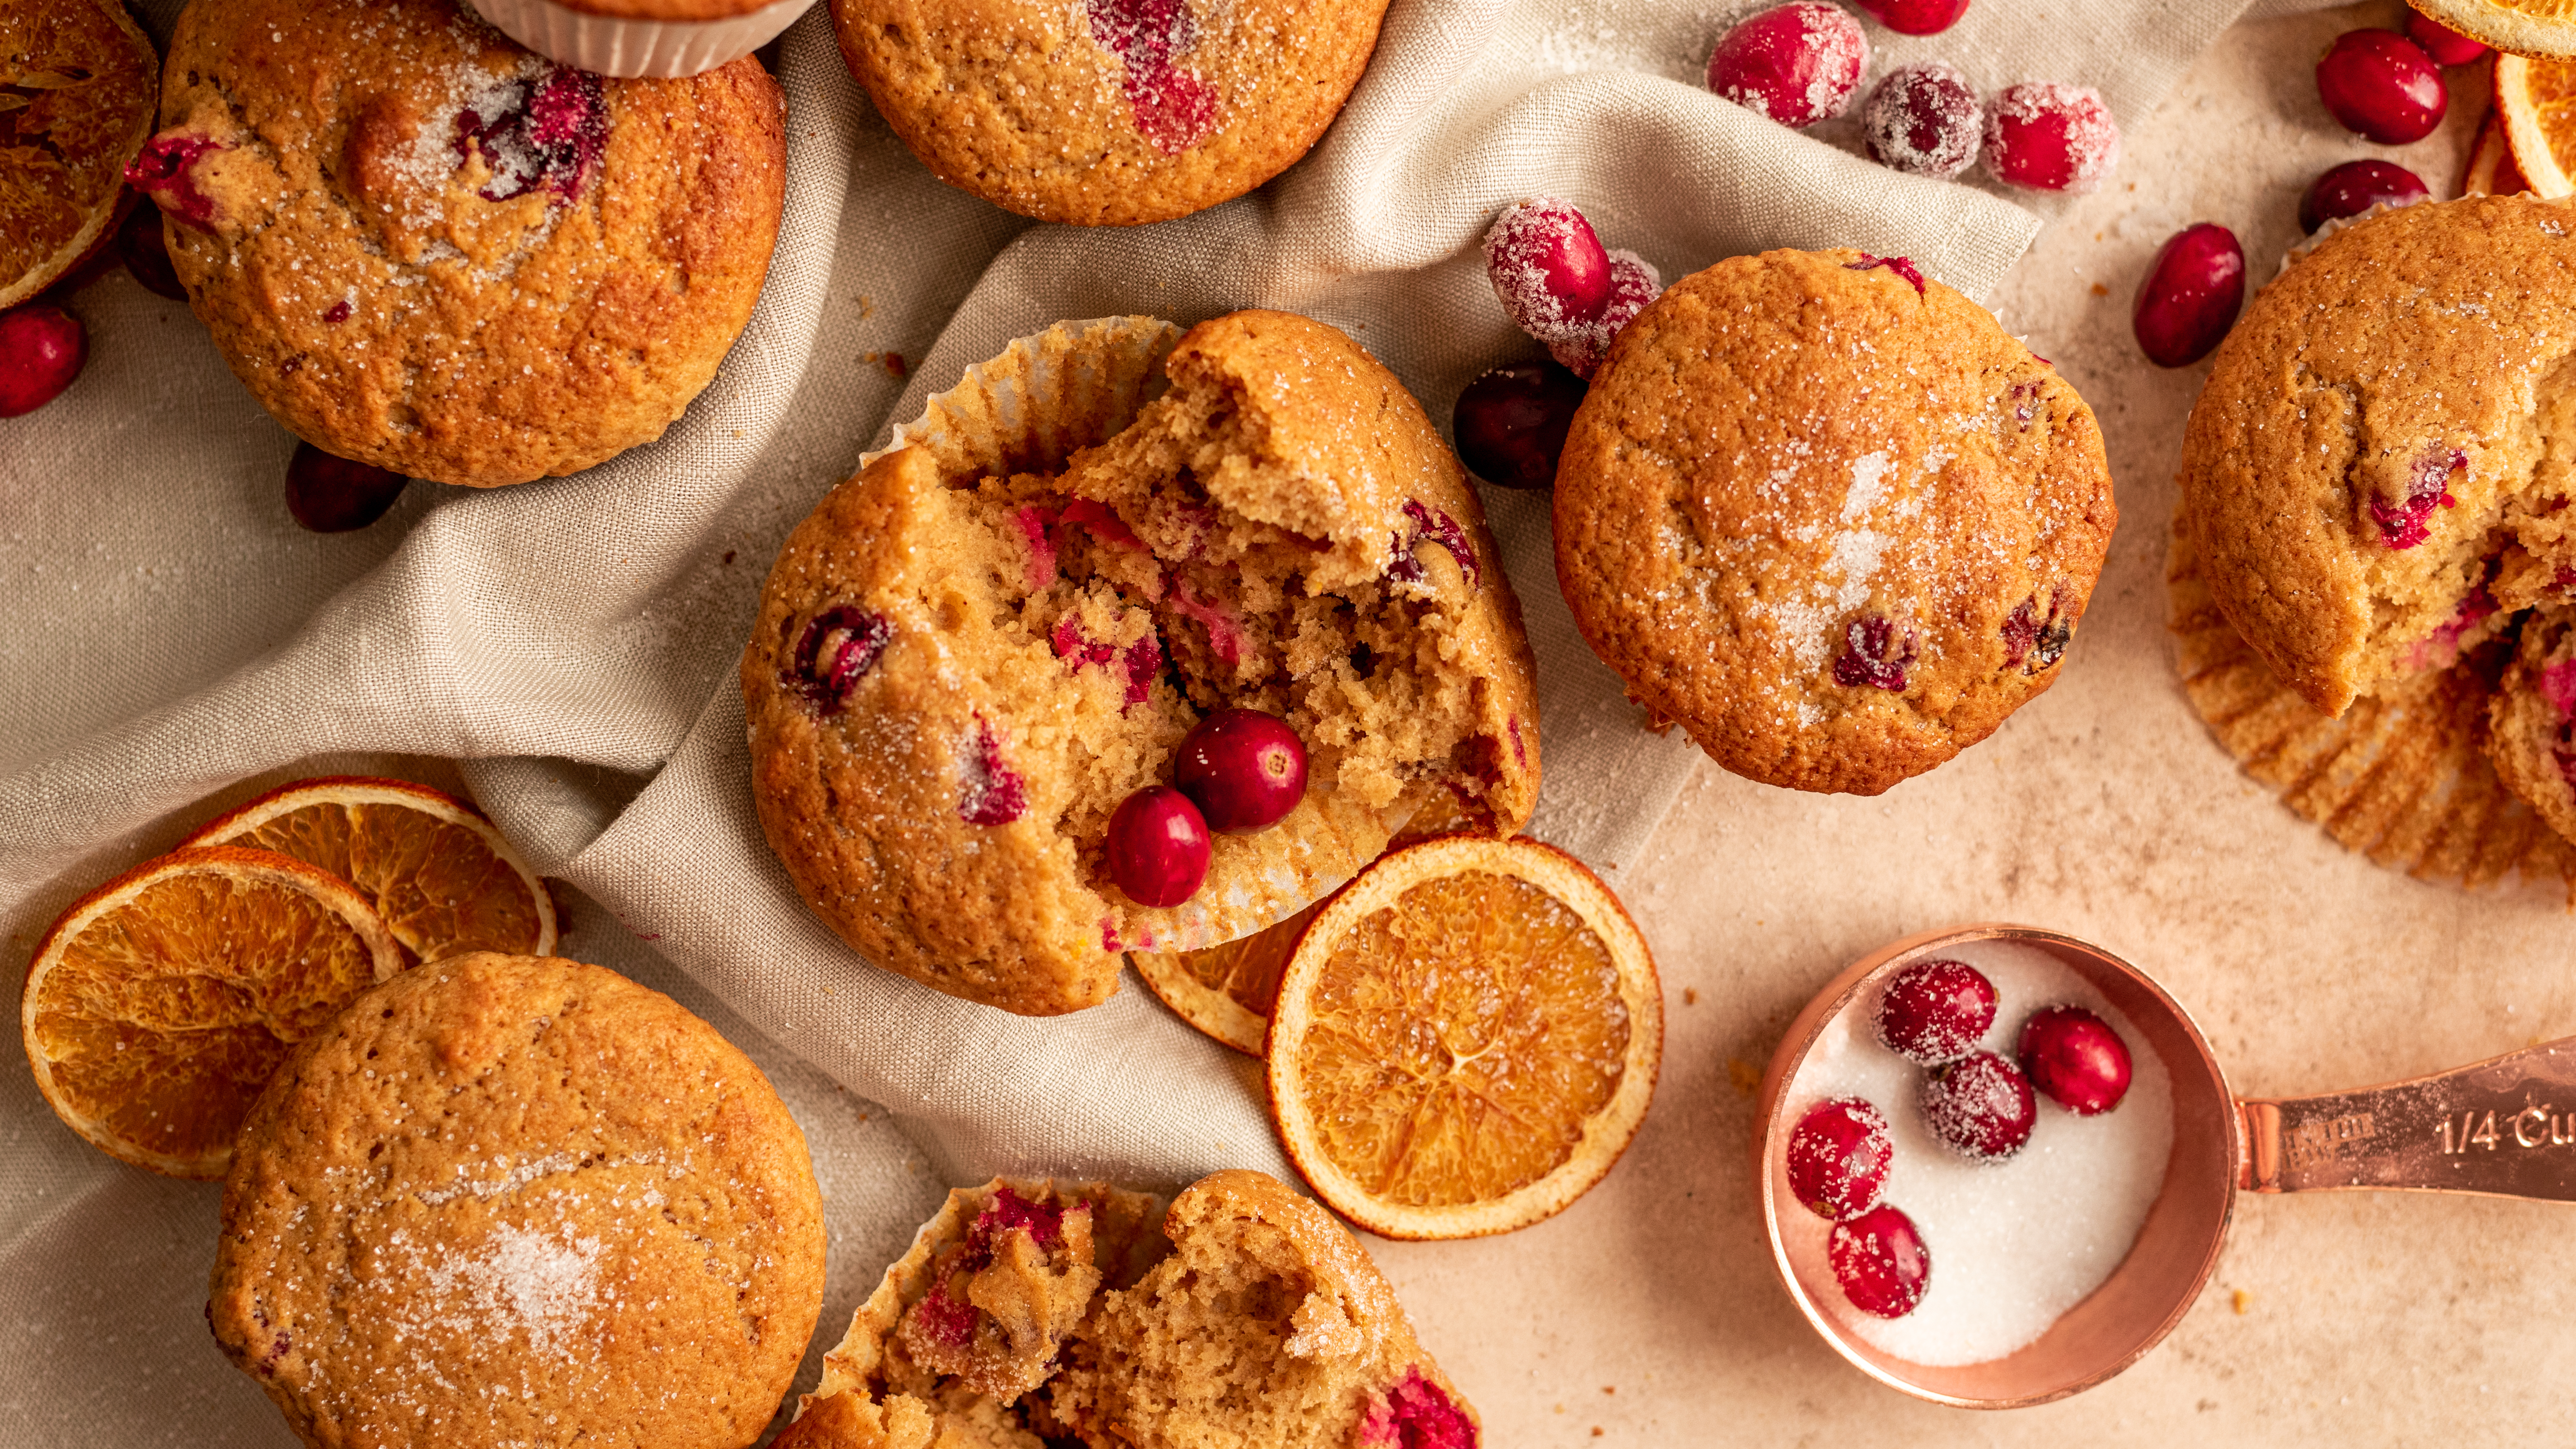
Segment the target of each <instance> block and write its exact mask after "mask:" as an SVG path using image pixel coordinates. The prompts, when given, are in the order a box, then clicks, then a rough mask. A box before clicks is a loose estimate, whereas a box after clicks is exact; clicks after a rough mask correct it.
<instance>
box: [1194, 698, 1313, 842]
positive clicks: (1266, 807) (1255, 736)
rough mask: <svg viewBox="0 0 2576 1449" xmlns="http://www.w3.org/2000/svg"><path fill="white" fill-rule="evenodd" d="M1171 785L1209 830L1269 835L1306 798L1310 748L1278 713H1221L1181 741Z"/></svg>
mask: <svg viewBox="0 0 2576 1449" xmlns="http://www.w3.org/2000/svg"><path fill="white" fill-rule="evenodd" d="M1172 784H1173V786H1174V788H1176V789H1178V790H1179V791H1180V792H1181V793H1182V794H1184V795H1187V796H1189V797H1190V803H1191V804H1193V805H1196V806H1197V807H1199V815H1200V816H1201V817H1202V818H1203V819H1205V820H1206V821H1207V827H1208V829H1210V830H1220V831H1223V832H1225V833H1226V834H1228V835H1246V834H1249V833H1251V832H1253V831H1255V830H1267V829H1269V828H1270V827H1271V826H1273V825H1276V824H1278V823H1279V822H1280V821H1282V820H1285V819H1287V818H1288V812H1289V811H1291V810H1294V809H1296V808H1297V802H1298V801H1300V800H1303V799H1305V798H1306V743H1305V741H1303V740H1300V739H1298V738H1297V732H1296V731H1295V730H1292V729H1290V728H1289V727H1288V721H1286V720H1284V719H1281V718H1280V717H1279V716H1277V715H1275V714H1263V713H1262V712H1261V711H1259V710H1257V709H1221V710H1218V711H1217V712H1216V713H1214V714H1212V715H1209V716H1208V717H1207V718H1206V719H1203V720H1200V721H1199V723H1198V727H1197V728H1196V729H1193V730H1191V731H1190V733H1189V736H1188V738H1186V739H1184V740H1182V741H1181V748H1180V752H1179V753H1178V754H1177V755H1175V756H1174V757H1173V759H1172Z"/></svg>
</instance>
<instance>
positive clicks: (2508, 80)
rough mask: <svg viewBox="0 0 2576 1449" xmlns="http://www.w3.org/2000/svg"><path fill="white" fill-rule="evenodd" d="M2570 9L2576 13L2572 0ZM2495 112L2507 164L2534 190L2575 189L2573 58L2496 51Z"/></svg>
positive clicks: (2550, 193)
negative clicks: (2542, 56) (2505, 53)
mask: <svg viewBox="0 0 2576 1449" xmlns="http://www.w3.org/2000/svg"><path fill="white" fill-rule="evenodd" d="M2568 8H2569V10H2570V13H2571V15H2576V0H2568ZM2495 114H2496V120H2497V123H2498V125H2499V126H2500V127H2501V129H2502V130H2503V132H2504V140H2505V148H2506V152H2507V154H2508V156H2509V157H2510V159H2511V165H2512V166H2513V167H2515V168H2519V169H2520V170H2521V172H2522V175H2523V178H2524V180H2525V181H2526V182H2527V183H2528V185H2529V187H2530V189H2531V191H2532V193H2533V194H2534V195H2537V196H2542V197H2558V196H2567V195H2571V194H2576V180H2571V179H2570V178H2571V175H2576V60H2531V59H2527V58H2525V57H2523V56H2519V55H2499V56H2497V57H2496V63H2495ZM2474 159H2475V158H2474V157H2473V158H2472V161H2473V162H2474ZM2490 185H2491V187H2492V188H2493V189H2496V190H2502V189H2503V188H2502V187H2501V186H2497V185H2494V184H2493V183H2490Z"/></svg>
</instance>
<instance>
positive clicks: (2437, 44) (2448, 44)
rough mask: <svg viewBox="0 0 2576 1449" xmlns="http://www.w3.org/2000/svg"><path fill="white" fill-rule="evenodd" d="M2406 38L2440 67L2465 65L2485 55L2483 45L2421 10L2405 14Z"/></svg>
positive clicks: (2484, 44)
mask: <svg viewBox="0 0 2576 1449" xmlns="http://www.w3.org/2000/svg"><path fill="white" fill-rule="evenodd" d="M2406 38H2407V39H2409V40H2411V41H2414V42H2415V43H2416V44H2417V45H2420V46H2422V47H2424V53H2425V54H2426V55H2429V56H2431V57H2433V59H2434V60H2435V61H2437V62H2439V63H2440V64H2443V65H2467V64H2468V63H2469V62H2470V61H2473V60H2476V59H2477V58H2478V57H2480V56H2482V55H2485V54H2486V53H2487V47H2486V42H2484V41H2482V40H2472V39H2470V38H2469V37H2468V36H2465V35H2462V34H2461V33H2460V32H2458V31H2456V30H2453V29H2452V28H2451V27H2449V26H2447V25H2444V24H2443V23H2442V22H2441V21H2439V20H2436V19H2434V18H2433V17H2432V16H2430V15H2427V14H2425V13H2424V12H2423V11H2421V10H2409V11H2407V12H2406Z"/></svg>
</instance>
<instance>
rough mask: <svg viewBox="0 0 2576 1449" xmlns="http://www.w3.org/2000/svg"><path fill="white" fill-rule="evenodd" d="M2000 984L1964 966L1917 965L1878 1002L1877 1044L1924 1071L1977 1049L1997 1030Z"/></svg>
mask: <svg viewBox="0 0 2576 1449" xmlns="http://www.w3.org/2000/svg"><path fill="white" fill-rule="evenodd" d="M1995 1001H1996V996H1995V983H1993V982H1991V981H1989V980H1987V979H1986V973H1984V972H1983V971H1980V970H1978V969H1977V968H1976V967H1974V966H1971V965H1969V964H1968V963H1967V962H1965V961H1951V960H1946V959H1944V960H1935V961H1917V962H1915V963H1914V964H1913V965H1911V966H1908V967H1906V968H1905V969H1904V970H1902V971H1899V972H1897V973H1896V975H1895V976H1894V977H1892V978H1890V979H1889V981H1888V983H1887V990H1886V992H1885V993H1883V994H1882V995H1881V996H1880V997H1879V998H1878V1021H1877V1026H1878V1042H1879V1045H1881V1046H1883V1047H1886V1048H1887V1049H1888V1050H1889V1051H1892V1052H1894V1053H1896V1054H1897V1055H1898V1056H1900V1057H1903V1058H1905V1059H1906V1060H1907V1061H1909V1062H1915V1063H1918V1064H1920V1065H1922V1066H1927V1067H1937V1066H1941V1065H1942V1064H1944V1063H1947V1062H1955V1061H1957V1060H1958V1059H1959V1058H1961V1057H1963V1056H1966V1055H1967V1054H1968V1053H1970V1052H1972V1051H1975V1050H1976V1049H1977V1038H1979V1037H1981V1036H1984V1035H1985V1034H1986V1029H1987V1028H1988V1027H1991V1026H1993V1025H1994V1024H1995Z"/></svg>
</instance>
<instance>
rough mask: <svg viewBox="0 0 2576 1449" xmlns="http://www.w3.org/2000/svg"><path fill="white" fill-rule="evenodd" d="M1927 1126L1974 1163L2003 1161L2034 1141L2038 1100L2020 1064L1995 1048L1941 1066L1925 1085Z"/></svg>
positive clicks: (1924, 1104) (1924, 1103)
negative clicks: (2005, 1058)
mask: <svg viewBox="0 0 2576 1449" xmlns="http://www.w3.org/2000/svg"><path fill="white" fill-rule="evenodd" d="M1922 1105H1923V1125H1924V1126H1926V1127H1929V1128H1931V1129H1932V1135H1933V1136H1935V1137H1938V1138H1940V1139H1941V1141H1942V1142H1943V1143H1945V1144H1946V1145H1947V1146H1948V1147H1949V1148H1950V1150H1951V1151H1953V1152H1956V1153H1958V1154H1959V1155H1960V1156H1961V1157H1965V1158H1968V1159H1970V1160H1971V1161H1975V1162H2001V1161H2003V1160H2004V1159H2005V1158H2007V1157H2010V1156H2012V1155H2013V1154H2014V1153H2016V1152H2019V1151H2021V1149H2022V1145H2023V1144H2024V1143H2027V1142H2028V1141H2030V1129H2031V1128H2032V1127H2033V1126H2036V1125H2037V1124H2038V1122H2039V1098H2038V1097H2036V1096H2034V1095H2033V1094H2032V1092H2031V1090H2030V1079H2029V1078H2027V1077H2025V1076H2023V1075H2022V1074H2021V1068H2019V1067H2017V1066H2014V1065H2013V1064H2012V1063H2011V1062H2008V1061H2005V1060H2004V1059H2003V1058H2002V1057H1999V1056H1996V1055H1995V1054H1994V1053H1993V1052H1977V1053H1974V1054H1973V1055H1970V1056H1967V1057H1964V1058H1962V1059H1961V1060H1959V1061H1956V1062H1953V1063H1951V1064H1950V1065H1949V1066H1946V1067H1943V1068H1942V1069H1941V1070H1940V1071H1938V1072H1936V1073H1934V1074H1933V1075H1932V1077H1931V1078H1930V1079H1929V1080H1927V1081H1926V1082H1924V1084H1923V1102H1922Z"/></svg>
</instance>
